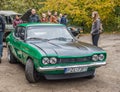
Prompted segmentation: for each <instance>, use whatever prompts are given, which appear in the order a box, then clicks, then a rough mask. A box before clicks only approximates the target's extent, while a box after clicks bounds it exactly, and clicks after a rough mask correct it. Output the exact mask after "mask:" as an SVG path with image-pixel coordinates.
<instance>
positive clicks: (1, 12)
mask: <svg viewBox="0 0 120 92" xmlns="http://www.w3.org/2000/svg"><path fill="white" fill-rule="evenodd" d="M0 15H4V16H10V15H22V14H20V13H17V12H14V11H8V10H4V11H3V10H1V11H0Z"/></svg>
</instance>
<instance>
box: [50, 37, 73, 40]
mask: <svg viewBox="0 0 120 92" xmlns="http://www.w3.org/2000/svg"><path fill="white" fill-rule="evenodd" d="M50 40H61V41H67V40H72V41H73V39H71V38H65V37H57V38H52V39H49V41H50Z"/></svg>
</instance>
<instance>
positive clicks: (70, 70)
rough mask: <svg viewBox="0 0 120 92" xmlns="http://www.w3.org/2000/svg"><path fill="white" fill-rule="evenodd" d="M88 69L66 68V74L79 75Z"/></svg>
mask: <svg viewBox="0 0 120 92" xmlns="http://www.w3.org/2000/svg"><path fill="white" fill-rule="evenodd" d="M87 69H88V67H75V68H65V73H79V72H86V71H87Z"/></svg>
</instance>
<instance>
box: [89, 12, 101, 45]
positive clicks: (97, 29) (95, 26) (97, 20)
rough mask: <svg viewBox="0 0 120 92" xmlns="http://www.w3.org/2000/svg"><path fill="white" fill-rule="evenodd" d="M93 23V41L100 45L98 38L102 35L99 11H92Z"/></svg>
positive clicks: (94, 43)
mask: <svg viewBox="0 0 120 92" xmlns="http://www.w3.org/2000/svg"><path fill="white" fill-rule="evenodd" d="M92 18H93V23H92V29H91V35H92V43H93V45H95V46H98V40H99V37H100V24H101V22H100V17H99V14H98V12H97V11H94V12H93V13H92Z"/></svg>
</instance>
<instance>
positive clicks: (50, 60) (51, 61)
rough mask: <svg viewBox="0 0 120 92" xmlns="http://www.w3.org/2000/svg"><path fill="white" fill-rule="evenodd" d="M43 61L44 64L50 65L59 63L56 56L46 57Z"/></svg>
mask: <svg viewBox="0 0 120 92" xmlns="http://www.w3.org/2000/svg"><path fill="white" fill-rule="evenodd" d="M42 63H43V64H44V65H48V64H56V63H57V58H55V57H44V58H43V59H42Z"/></svg>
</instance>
